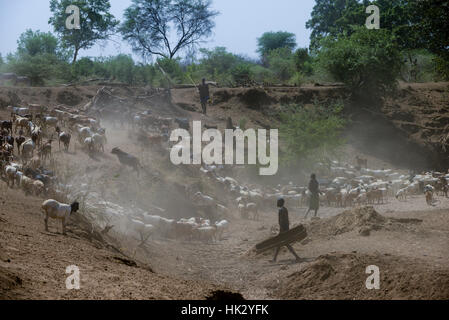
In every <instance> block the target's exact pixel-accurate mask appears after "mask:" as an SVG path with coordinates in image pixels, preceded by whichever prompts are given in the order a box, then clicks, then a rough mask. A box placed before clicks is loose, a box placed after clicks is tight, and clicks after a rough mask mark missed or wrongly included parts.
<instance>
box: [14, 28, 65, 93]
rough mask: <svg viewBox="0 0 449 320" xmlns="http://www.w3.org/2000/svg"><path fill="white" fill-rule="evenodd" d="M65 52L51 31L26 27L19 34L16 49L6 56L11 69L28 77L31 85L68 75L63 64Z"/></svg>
mask: <svg viewBox="0 0 449 320" xmlns="http://www.w3.org/2000/svg"><path fill="white" fill-rule="evenodd" d="M67 54H68V52H67V51H65V50H62V49H61V48H60V46H59V43H58V39H57V38H56V37H54V36H53V35H52V34H51V33H43V32H40V31H39V30H37V31H32V30H30V29H28V30H26V31H25V32H24V33H22V34H21V35H20V37H19V40H18V41H17V51H16V53H15V54H14V55H9V56H8V64H9V66H10V69H11V70H12V71H14V72H16V73H17V74H20V75H23V76H27V77H29V78H30V80H31V82H32V84H33V85H41V84H44V80H49V79H52V78H55V77H63V78H67V77H68V76H69V75H70V72H67V69H66V66H65V65H66V64H67Z"/></svg>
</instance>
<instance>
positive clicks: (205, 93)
mask: <svg viewBox="0 0 449 320" xmlns="http://www.w3.org/2000/svg"><path fill="white" fill-rule="evenodd" d="M198 91H199V92H200V100H201V108H202V109H203V114H206V112H207V101H208V100H209V98H210V94H209V85H208V84H207V83H206V79H204V78H203V81H202V83H201V84H200V85H199V86H198Z"/></svg>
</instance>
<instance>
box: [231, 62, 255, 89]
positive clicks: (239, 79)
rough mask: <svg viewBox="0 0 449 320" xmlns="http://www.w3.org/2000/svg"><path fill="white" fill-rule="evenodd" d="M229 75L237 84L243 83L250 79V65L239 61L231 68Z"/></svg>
mask: <svg viewBox="0 0 449 320" xmlns="http://www.w3.org/2000/svg"><path fill="white" fill-rule="evenodd" d="M231 75H232V77H233V78H234V81H235V83H236V85H237V86H242V85H245V84H247V83H248V82H249V81H250V80H251V79H252V71H251V65H249V64H248V63H240V64H238V65H236V66H235V67H234V68H232V70H231Z"/></svg>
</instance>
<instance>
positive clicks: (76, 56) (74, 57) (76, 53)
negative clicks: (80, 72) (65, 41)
mask: <svg viewBox="0 0 449 320" xmlns="http://www.w3.org/2000/svg"><path fill="white" fill-rule="evenodd" d="M78 51H79V49H78V48H75V54H74V55H73V61H72V64H75V62H76V58H78Z"/></svg>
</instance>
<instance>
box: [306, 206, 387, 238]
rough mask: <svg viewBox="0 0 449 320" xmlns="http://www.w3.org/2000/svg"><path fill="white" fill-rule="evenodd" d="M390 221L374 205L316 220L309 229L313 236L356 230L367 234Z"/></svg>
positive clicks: (334, 234) (332, 234)
mask: <svg viewBox="0 0 449 320" xmlns="http://www.w3.org/2000/svg"><path fill="white" fill-rule="evenodd" d="M388 221H389V219H387V218H385V217H384V216H382V215H380V214H379V213H377V212H376V210H374V208H373V207H358V208H354V209H350V210H346V211H344V212H343V213H340V214H339V215H336V216H334V217H332V218H329V219H325V220H314V221H312V222H311V224H310V225H309V226H308V228H307V229H308V230H309V234H311V235H313V236H336V235H339V234H342V233H346V232H351V231H354V230H356V231H358V232H359V233H360V234H361V235H365V236H366V235H369V232H370V231H371V230H379V229H382V228H383V227H385V225H386V224H387V223H388Z"/></svg>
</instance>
